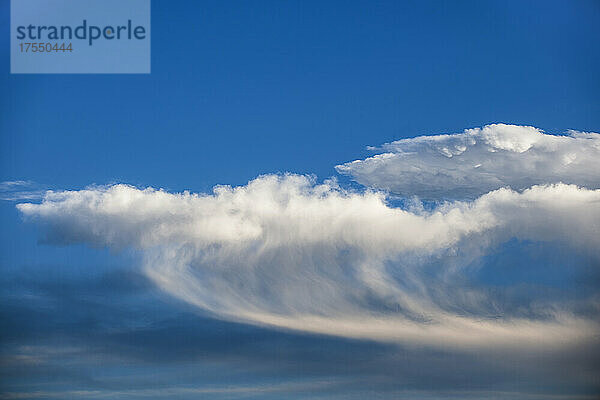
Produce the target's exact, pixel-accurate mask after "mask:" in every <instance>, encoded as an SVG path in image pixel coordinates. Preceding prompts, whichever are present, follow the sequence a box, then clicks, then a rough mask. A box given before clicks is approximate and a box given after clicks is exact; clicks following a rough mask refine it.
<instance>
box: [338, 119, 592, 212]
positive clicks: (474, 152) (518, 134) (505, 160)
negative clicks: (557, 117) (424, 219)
mask: <svg viewBox="0 0 600 400" xmlns="http://www.w3.org/2000/svg"><path fill="white" fill-rule="evenodd" d="M375 150H381V151H383V152H382V153H381V154H377V155H375V156H373V157H370V158H367V159H365V160H356V161H353V162H349V163H346V164H342V165H338V166H337V167H336V169H337V171H338V172H339V173H341V174H345V175H350V176H351V177H352V178H353V179H355V180H356V181H357V182H359V183H360V184H362V185H365V186H368V187H376V188H379V189H384V190H387V191H390V192H392V193H396V194H400V195H402V196H417V197H419V198H422V199H433V200H438V199H463V198H471V199H472V198H475V197H477V196H480V195H482V194H484V193H487V192H489V191H491V190H495V189H499V188H501V187H511V188H512V189H515V190H522V189H526V188H528V187H531V186H533V185H543V184H550V183H558V182H562V183H569V184H575V185H579V186H585V187H587V188H590V189H598V188H600V174H599V173H598V171H600V134H598V133H586V132H578V131H569V132H568V135H566V136H556V135H549V134H545V133H544V132H543V131H541V130H540V129H537V128H534V127H531V126H516V125H506V124H495V125H487V126H485V127H483V128H475V129H467V130H465V131H464V132H463V133H459V134H453V135H436V136H421V137H416V138H412V139H402V140H398V141H395V142H392V143H387V144H384V145H383V146H381V148H377V149H375Z"/></svg>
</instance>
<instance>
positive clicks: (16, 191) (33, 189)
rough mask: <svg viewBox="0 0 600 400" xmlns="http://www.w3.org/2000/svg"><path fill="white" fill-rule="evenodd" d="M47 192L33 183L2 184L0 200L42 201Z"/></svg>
mask: <svg viewBox="0 0 600 400" xmlns="http://www.w3.org/2000/svg"><path fill="white" fill-rule="evenodd" d="M45 191H46V190H45V189H44V188H42V187H41V186H40V185H38V184H36V183H35V182H31V181H4V182H0V200H5V201H24V200H41V199H42V197H43V196H44V192H45Z"/></svg>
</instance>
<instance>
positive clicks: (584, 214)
mask: <svg viewBox="0 0 600 400" xmlns="http://www.w3.org/2000/svg"><path fill="white" fill-rule="evenodd" d="M18 208H19V210H20V211H21V212H22V213H23V214H24V215H25V216H27V217H29V218H32V219H35V220H38V221H39V222H40V223H41V224H42V225H43V227H44V229H45V233H46V240H47V241H49V242H54V243H61V244H68V243H87V244H90V245H93V246H108V247H111V248H117V249H119V248H125V247H130V248H135V249H138V250H141V252H142V254H143V255H144V267H145V270H146V272H147V274H148V275H149V276H150V277H151V278H152V279H153V280H154V281H155V282H156V283H157V284H158V285H159V286H160V287H161V288H162V289H164V290H166V291H167V292H169V293H171V294H172V295H174V296H177V297H179V298H181V299H182V300H184V301H187V302H189V303H191V304H193V305H195V306H197V307H199V308H201V309H203V310H205V311H208V312H210V313H212V314H214V315H215V316H217V317H219V318H223V319H227V320H234V321H241V322H248V323H253V324H259V325H268V326H274V327H279V328H285V329H294V330H301V331H307V332H314V333H323V334H330V335H337V336H344V337H351V338H367V339H373V340H382V341H392V342H401V343H407V344H422V345H431V346H450V347H458V348H483V347H498V346H499V347H503V348H505V347H535V346H543V347H544V348H545V349H547V348H549V347H552V346H557V347H560V346H563V345H569V344H580V343H582V342H585V341H588V340H595V339H594V338H597V334H598V332H599V327H598V324H597V323H596V322H594V320H593V318H590V317H589V315H588V316H585V315H584V314H579V313H578V312H577V311H576V310H575V309H574V308H572V305H571V304H569V303H566V302H564V303H563V302H561V301H560V299H555V300H553V301H552V302H548V303H546V304H536V307H535V308H533V307H532V308H531V309H529V310H527V311H528V312H527V313H523V314H514V315H511V314H509V313H506V314H503V315H502V317H501V318H498V309H497V308H495V307H494V306H493V304H491V303H492V302H491V301H490V299H489V298H488V295H487V294H486V292H485V291H484V290H481V289H480V288H477V287H471V288H469V289H467V288H464V290H463V291H456V290H451V289H449V288H451V287H452V285H453V284H454V283H455V282H457V281H460V279H462V277H463V276H464V275H465V274H468V273H469V269H468V268H466V266H467V265H469V264H470V262H471V261H473V260H475V259H477V258H478V257H481V256H482V255H484V254H486V252H488V251H489V249H491V248H493V247H494V246H496V245H498V244H499V243H502V242H505V241H506V240H508V239H510V238H517V239H520V240H531V241H546V242H561V243H565V244H566V245H568V246H570V247H572V248H573V249H577V250H581V251H587V252H590V253H594V252H595V251H596V249H598V248H600V235H599V234H598V233H599V232H600V190H590V189H586V188H581V187H577V186H574V185H566V184H555V185H542V186H534V187H532V188H530V189H527V190H525V191H522V192H517V191H513V190H510V189H500V190H496V191H492V192H490V193H487V194H485V195H482V196H480V197H479V198H477V199H476V200H474V201H464V202H454V203H444V204H440V205H438V206H437V207H436V208H435V209H434V210H432V211H425V210H423V209H419V208H418V207H413V208H407V209H401V208H394V207H391V206H390V205H388V204H387V203H386V198H385V196H384V195H383V194H382V193H379V192H376V191H370V190H367V191H365V192H354V191H348V190H345V189H343V188H340V187H339V186H337V185H336V184H335V182H326V183H324V184H315V183H314V182H313V180H311V179H310V178H307V177H305V176H298V175H285V176H276V175H267V176H262V177H260V178H257V179H255V180H253V181H251V182H250V183H248V185H245V186H240V187H236V188H231V187H227V186H219V187H216V188H215V190H214V193H213V194H209V195H205V194H200V195H198V194H190V193H167V192H165V191H162V190H155V189H151V188H148V189H143V190H141V189H137V188H134V187H131V186H126V185H114V186H108V187H96V188H90V189H86V190H80V191H65V192H49V193H47V194H46V196H45V198H44V200H43V202H42V203H41V204H29V203H28V204H20V205H18ZM500 273H501V272H500ZM434 288H435V289H436V291H435V293H434V290H433V289H434ZM444 288H448V289H447V290H444ZM440 289H441V290H440ZM584 301H585V302H587V303H589V304H592V305H593V306H594V307H596V308H597V305H594V300H592V299H584ZM501 311H502V310H501Z"/></svg>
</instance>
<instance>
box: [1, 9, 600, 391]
mask: <svg viewBox="0 0 600 400" xmlns="http://www.w3.org/2000/svg"><path fill="white" fill-rule="evenodd" d="M598 21H600V2H598V1H591V0H590V1H581V0H577V1H508V2H506V1H498V2H482V1H460V2H438V1H433V2H416V1H415V2H400V1H397V2H393V1H389V2H387V1H386V2H368V1H363V2H356V1H329V2H321V1H301V2H300V1H297V2H296V1H285V2H282V1H272V2H267V1H261V2H222V1H210V2H209V1H201V2H200V1H179V0H178V1H167V0H154V1H153V2H152V73H151V74H150V75H10V74H9V64H10V63H9V51H8V48H9V1H7V0H3V1H2V2H0V48H1V49H2V51H1V52H0V181H15V180H30V181H33V182H37V183H39V184H41V185H45V186H47V187H50V188H55V189H77V188H82V187H85V186H87V185H89V184H106V183H111V182H125V183H130V184H134V185H141V186H154V187H162V188H165V189H169V190H175V191H179V190H184V189H189V190H192V191H207V190H210V188H211V187H212V186H213V185H215V184H232V185H238V184H243V183H245V182H247V181H248V180H249V179H252V178H254V177H256V176H257V175H259V174H264V173H273V172H286V171H289V172H296V173H314V174H316V175H317V176H318V178H319V179H324V178H327V177H329V176H332V175H334V174H335V171H334V169H333V167H334V166H335V165H336V164H339V163H342V162H346V161H349V160H353V159H357V158H361V157H364V156H366V155H368V154H369V153H368V152H367V151H366V150H365V146H367V145H378V144H381V143H383V142H388V141H391V140H395V139H399V138H402V137H410V136H417V135H422V134H433V133H441V132H458V131H462V130H463V129H464V128H469V127H477V126H482V125H485V124H488V123H494V122H506V123H514V124H526V125H533V126H536V127H540V128H542V129H545V130H547V131H549V132H562V131H564V130H566V129H570V128H572V129H577V130H582V131H586V130H589V131H598V130H599V129H600V74H599V73H598V71H600V51H599V50H600V24H598ZM14 204H15V203H14V202H7V201H3V202H1V204H0V218H1V220H2V224H3V229H2V230H1V235H2V236H1V237H0V238H1V242H2V244H1V247H0V253H1V256H0V263H1V267H2V269H3V271H4V274H3V275H4V277H3V279H2V293H3V294H2V300H3V301H2V304H3V307H2V312H3V319H2V321H3V322H2V331H3V341H2V343H3V347H2V348H3V350H2V352H3V353H2V354H3V356H4V357H5V358H6V357H8V358H7V359H10V360H13V359H12V358H10V357H12V356H11V355H14V354H16V353H15V352H19V351H26V350H23V348H24V346H25V347H26V346H32V345H36V346H39V345H43V346H45V348H46V349H48V348H72V347H73V348H75V347H76V348H77V349H78V350H77V351H75V350H73V352H74V353H69V352H68V351H67V352H66V353H65V352H62V353H60V355H56V354H54V355H52V353H49V354H50V355H48V356H47V357H48V359H50V360H51V362H50V364H43V363H42V364H36V366H34V367H32V366H30V365H29V364H26V363H25V364H18V362H17V361H14V360H13V361H14V362H15V363H17V364H10V362H9V363H8V364H4V365H3V367H2V371H3V374H5V377H7V378H6V379H4V382H9V383H5V384H4V385H5V386H6V387H4V388H3V389H6V390H10V391H19V390H24V388H26V387H28V388H31V387H33V388H34V389H36V390H37V389H39V390H50V389H52V390H63V389H64V390H73V389H77V390H79V389H90V390H91V389H93V390H109V389H110V390H113V389H115V388H116V389H118V388H124V387H126V388H130V387H133V386H135V385H137V386H136V387H148V386H149V385H150V383H152V385H155V386H160V384H161V382H163V381H165V382H169V383H170V384H173V383H175V384H182V385H184V384H190V382H194V383H198V382H204V383H206V384H222V383H226V384H239V383H248V384H256V383H263V382H269V383H273V382H275V383H278V384H279V383H281V382H284V383H285V382H287V381H289V380H293V381H294V382H297V381H298V380H300V381H302V382H304V381H305V380H310V379H313V378H315V377H317V378H319V379H325V378H327V379H330V378H331V379H333V378H332V377H334V378H336V379H337V378H339V377H340V376H341V377H343V378H344V379H346V378H348V377H350V378H352V379H356V377H357V376H360V377H362V378H363V379H366V380H367V381H369V382H371V383H370V384H372V382H379V383H378V386H377V388H378V390H379V389H381V388H382V387H383V388H387V389H386V390H404V389H407V388H408V389H410V390H420V389H427V390H433V389H435V388H436V387H437V386H439V387H441V388H442V389H444V390H467V389H469V390H474V391H477V390H482V391H487V390H490V388H502V389H503V390H504V389H506V390H516V391H519V390H530V389H531V388H533V389H532V390H541V391H544V390H545V389H546V388H554V386H552V385H554V384H556V385H560V383H556V382H558V381H554V382H549V380H548V379H547V375H543V374H542V375H540V376H541V377H539V376H538V377H537V378H535V377H534V378H531V379H525V378H523V379H521V378H520V376H521V375H519V372H514V370H513V369H511V368H508V369H505V368H504V367H505V366H502V365H498V363H492V364H489V360H487V361H486V360H477V359H475V360H473V359H471V360H467V361H466V363H467V364H469V365H470V366H472V367H473V366H474V368H475V369H477V370H479V375H475V376H473V375H472V374H471V373H470V372H469V373H467V372H465V373H464V374H462V372H464V371H461V370H460V368H459V369H456V367H455V365H456V363H452V362H451V361H452V359H451V357H450V356H444V355H439V354H433V353H428V354H426V355H425V356H424V355H423V354H418V355H416V353H414V352H413V351H412V350H407V349H400V350H399V349H393V351H392V350H390V349H389V348H386V347H385V346H383V345H374V344H365V343H356V342H349V341H344V340H337V339H331V338H318V337H312V336H310V337H307V336H303V335H291V334H286V333H278V332H271V331H268V330H262V329H258V328H249V327H244V326H239V325H236V324H227V323H223V322H215V321H212V320H210V319H202V318H200V317H195V316H194V315H193V314H189V310H185V308H182V305H181V304H174V303H172V301H171V300H168V299H165V298H163V297H162V296H161V295H160V294H158V293H155V292H154V291H153V290H152V288H149V287H148V286H147V282H145V281H144V279H143V278H142V277H141V276H139V274H138V273H137V272H135V271H136V268H135V263H136V261H134V260H135V257H132V256H131V255H130V254H120V255H110V254H108V251H106V250H103V249H99V250H90V249H86V248H83V247H77V246H75V247H70V248H54V247H49V246H44V245H41V246H39V245H38V244H37V239H36V229H35V227H33V226H30V225H26V224H22V222H21V219H20V217H19V215H18V214H17V211H16V210H15V208H14ZM119 282H120V283H121V284H118V283H119ZM57 343H58V345H57ZM61 346H62V347H61ZM232 346H233V347H232ZM82 349H83V350H82ZM36 351H38V352H39V351H41V350H40V349H37V350H36ZM116 353H118V356H117V355H116ZM394 355H395V356H397V357H399V358H394ZM120 357H122V359H121V358H120ZM428 357H429V358H428ZM444 357H446V359H448V360H450V361H448V362H449V363H450V365H451V367H450V369H452V368H454V370H452V372H451V374H450V376H448V375H444V374H443V373H442V372H441V371H442V370H443V371H446V373H447V371H448V368H444V367H443V366H441V365H440V364H439V363H438V364H436V365H437V366H438V367H437V368H439V369H440V371H437V370H433V371H432V370H430V369H429V368H428V365H430V364H427V360H429V359H436V360H439V359H440V358H441V359H444ZM448 357H450V358H448ZM398 359H402V360H404V362H402V363H399V362H398ZM123 360H125V361H123ZM417 360H420V361H421V363H420V364H419V363H417ZM13 361H11V362H13ZM328 363H329V364H328ZM54 364H56V365H54ZM408 364H411V365H415V367H414V368H413V369H410V371H409V370H408V369H407V367H406V365H408ZM480 364H481V367H480ZM15 365H16V366H15ZM369 366H370V368H369ZM513 367H514V366H513ZM524 369H525V367H524ZM250 371H251V372H250ZM482 371H485V372H482ZM522 373H523V374H525V373H526V372H524V371H523V372H522ZM111 374H112V375H114V376H112V375H111ZM124 374H125V376H128V377H129V378H128V379H124V378H122V376H124ZM194 374H196V375H194ZM469 374H471V375H469ZM515 374H516V375H517V376H516V378H515ZM156 376H158V377H159V378H156ZM117 377H118V379H117ZM323 377H325V378H323ZM399 377H402V379H400V378H399ZM536 379H537V380H536ZM342 381H343V379H342ZM32 382H35V384H33V383H32ZM56 382H59V383H56ZM131 382H134V383H135V385H134V384H133V383H131ZM311 382H312V381H311ZM343 382H345V381H343ZM398 382H403V383H402V385H404V386H401V387H398V386H397V385H398ZM313 383H314V382H313ZM313 383H311V384H313ZM434 383H435V384H434ZM111 385H112V386H111ZM119 385H120V386H119ZM128 385H129V386H128ZM152 385H150V386H152ZM395 385H396V386H395ZM436 385H437V386H436ZM544 385H546V386H544ZM317 386H318V385H317ZM332 387H334V389H335V385H333V386H332ZM342 387H345V388H346V389H347V388H348V386H347V385H346V384H345V383H344V384H343V385H342ZM107 388H108V389H107ZM361 388H362V390H370V389H369V388H370V386H369V385H366V386H361ZM365 388H366V389H365ZM116 389H115V390H116ZM567 389H568V388H565V387H562V386H561V389H560V390H567ZM315 390H316V389H315ZM319 390H323V389H322V388H321V389H319ZM327 390H329V389H327ZM332 390H333V389H332ZM335 390H338V392H336V393H339V390H340V389H339V388H338V389H335ZM335 390H334V391H335ZM305 393H306V392H305ZM319 393H323V392H322V391H321V392H319ZM275 396H276V397H277V396H278V395H275Z"/></svg>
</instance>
